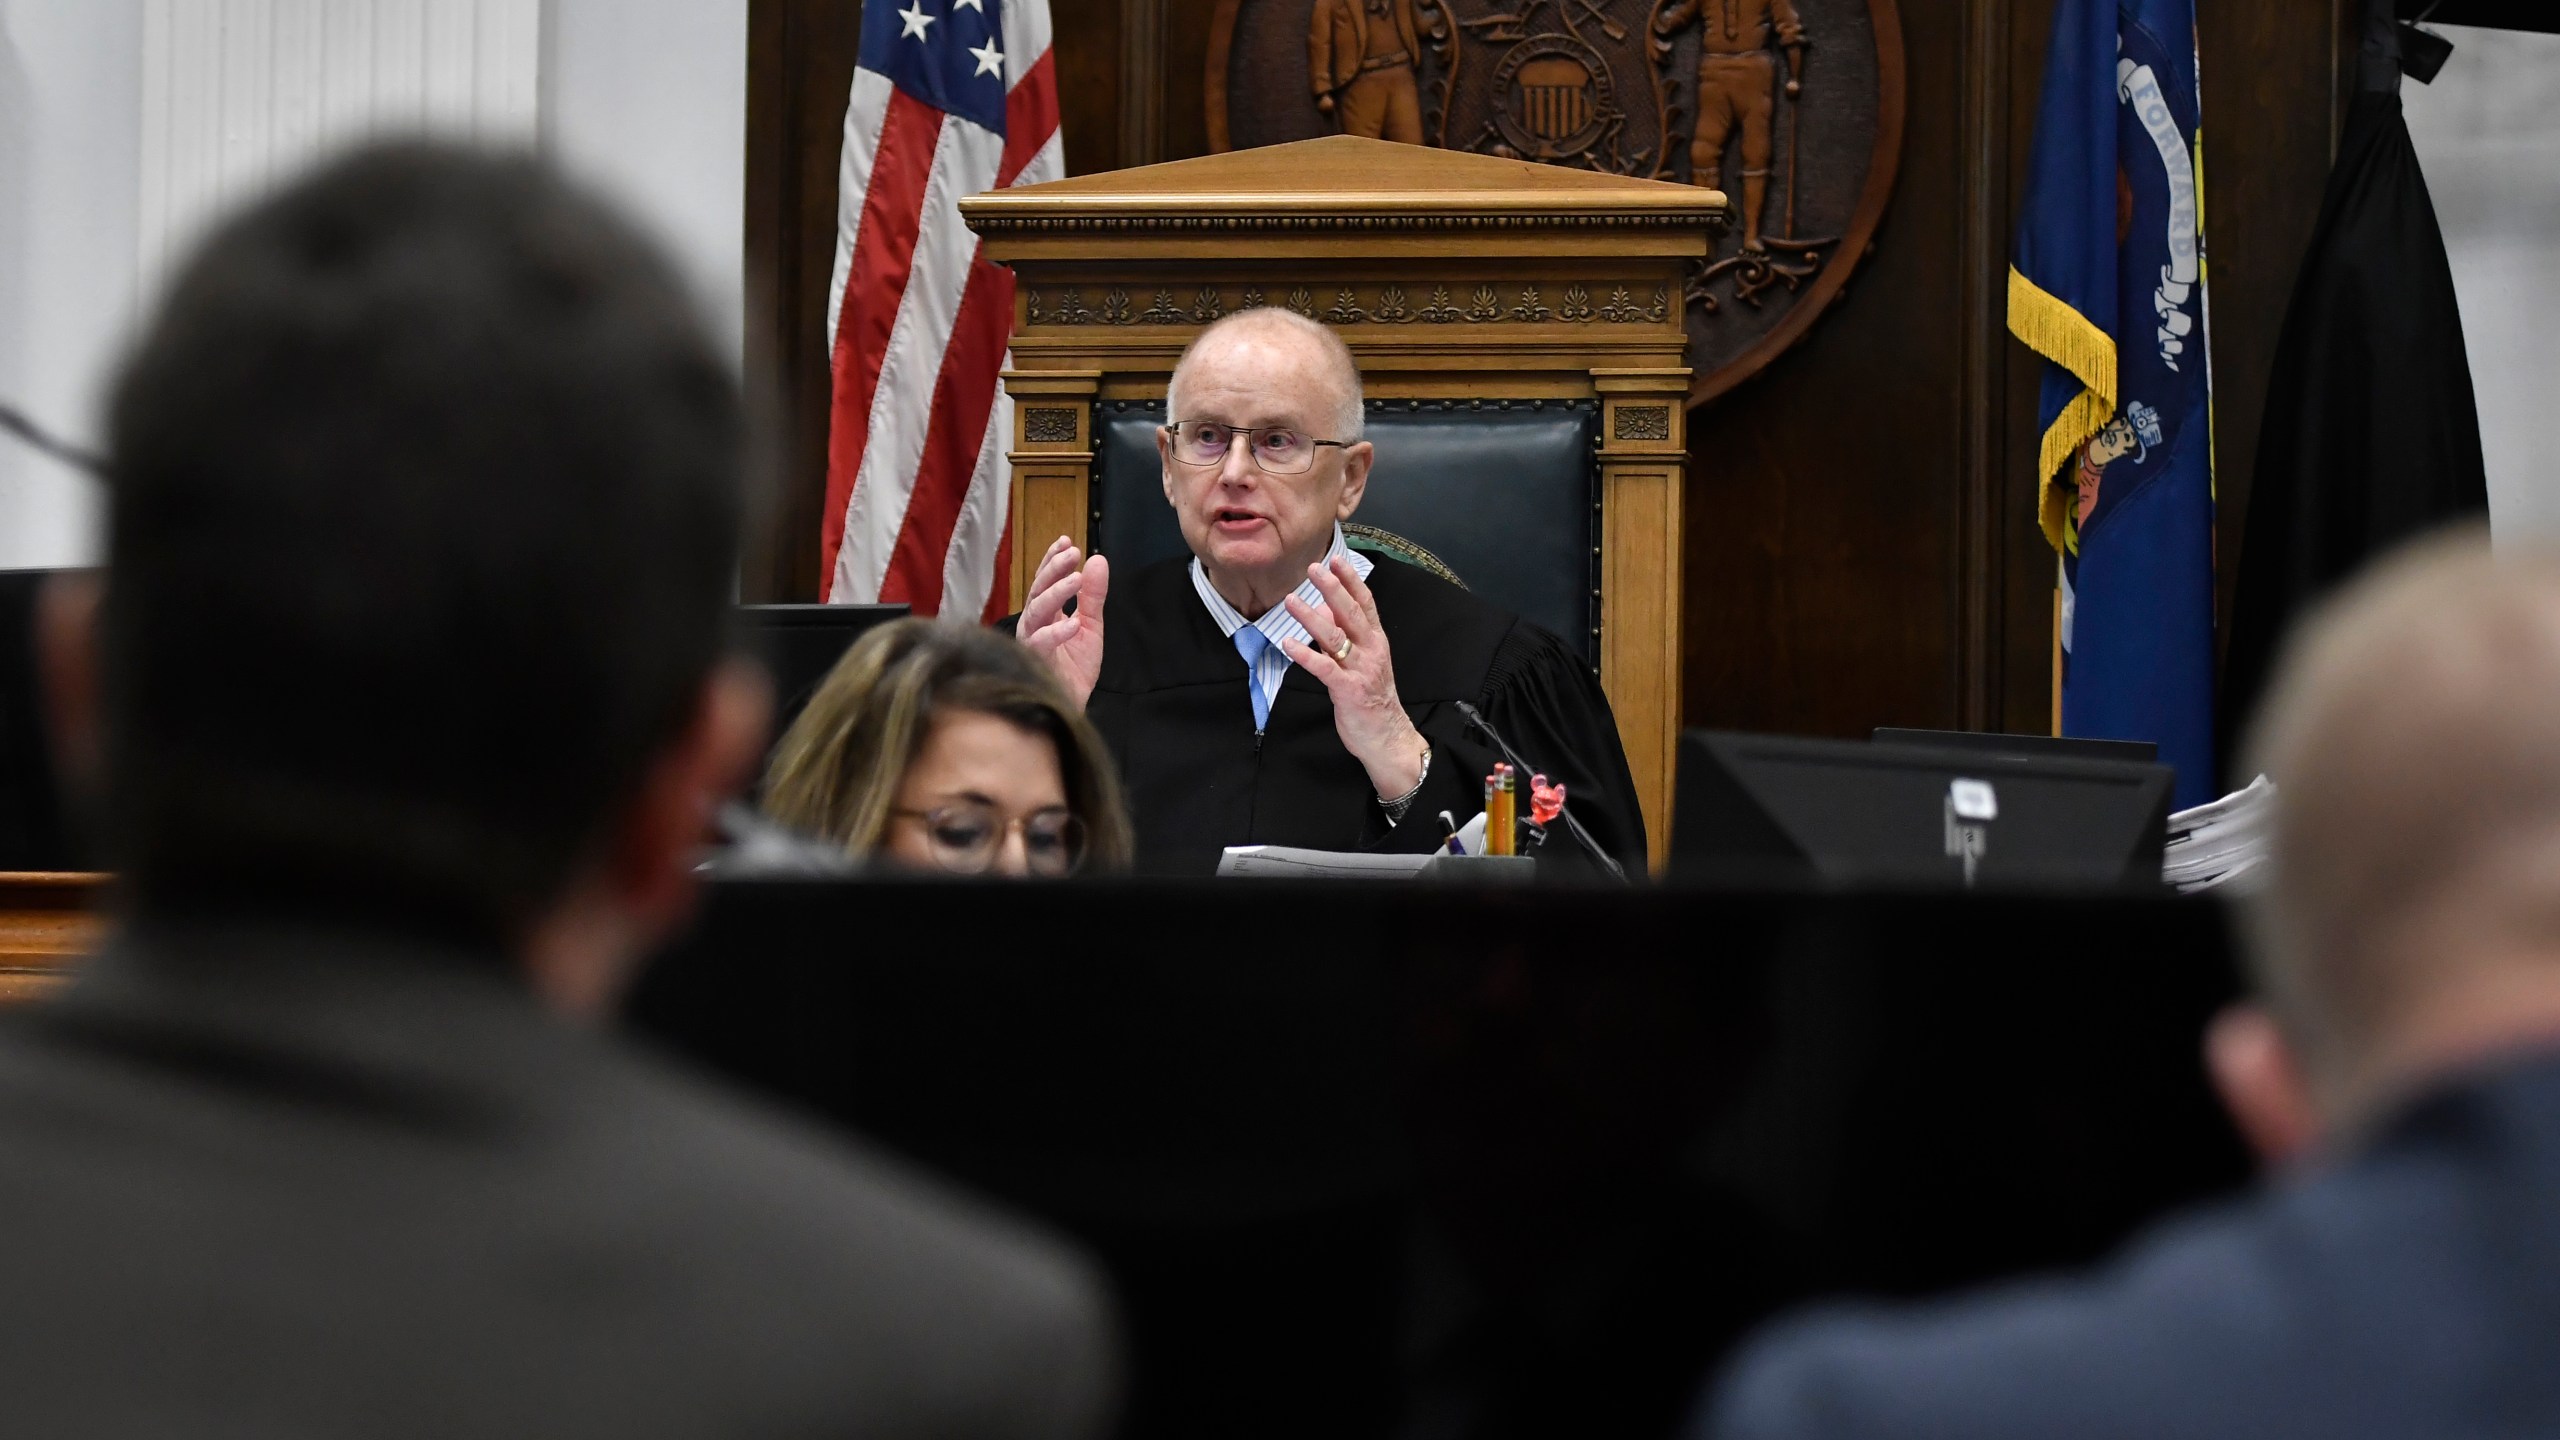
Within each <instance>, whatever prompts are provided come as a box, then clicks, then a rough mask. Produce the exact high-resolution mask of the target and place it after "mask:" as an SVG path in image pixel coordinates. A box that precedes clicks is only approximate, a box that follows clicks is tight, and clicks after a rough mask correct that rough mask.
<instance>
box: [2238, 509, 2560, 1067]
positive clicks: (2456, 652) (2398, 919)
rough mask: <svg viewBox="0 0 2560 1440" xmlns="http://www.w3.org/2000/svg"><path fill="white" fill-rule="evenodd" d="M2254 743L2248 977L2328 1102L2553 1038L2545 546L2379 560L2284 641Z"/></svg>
mask: <svg viewBox="0 0 2560 1440" xmlns="http://www.w3.org/2000/svg"><path fill="white" fill-rule="evenodd" d="M2252 750H2253V752H2254V753H2253V756H2252V758H2253V760H2254V761H2255V762H2256V765H2257V767H2258V768H2259V769H2260V770H2262V771H2264V772H2265V773H2266V774H2268V775H2270V776H2272V777H2273V778H2274V779H2275V781H2276V784H2277V786H2278V793H2279V803H2278V806H2277V817H2276V821H2275V827H2276V828H2275V854H2274V860H2273V864H2274V874H2273V878H2272V883H2271V884H2270V886H2269V888H2268V891H2267V893H2266V894H2265V895H2264V896H2263V897H2262V899H2261V900H2260V901H2259V902H2258V903H2257V906H2256V907H2255V912H2254V915H2253V921H2254V924H2255V929H2256V931H2257V938H2258V940H2259V941H2260V944H2259V946H2258V955H2257V960H2258V963H2259V965H2260V967H2261V980H2262V983H2263V984H2264V986H2265V988H2266V989H2267V991H2268V993H2269V998H2270V1000H2271V1001H2272V1002H2273V1004H2274V1006H2275V1008H2276V1011H2277V1015H2278V1019H2279V1020H2280V1022H2281V1023H2282V1024H2283V1025H2284V1027H2285V1029H2286V1030H2287V1031H2288V1032H2289V1034H2290V1035H2291V1038H2292V1039H2293V1041H2294V1043H2295V1046H2296V1047H2297V1049H2298V1050H2299V1052H2300V1058H2301V1060H2302V1062H2303V1064H2304V1067H2305V1070H2306V1072H2307V1075H2306V1078H2307V1079H2308V1080H2309V1081H2310V1084H2311V1087H2312V1089H2313V1091H2314V1092H2315V1093H2316V1094H2318V1095H2320V1096H2321V1097H2323V1098H2324V1099H2325V1100H2326V1101H2327V1108H2329V1109H2330V1110H2331V1111H2332V1112H2336V1113H2341V1115H2342V1117H2351V1116H2352V1112H2354V1111H2355V1110H2356V1109H2357V1108H2358V1107H2360V1106H2362V1105H2365V1104H2367V1103H2369V1102H2370V1101H2371V1100H2373V1099H2375V1098H2378V1097H2379V1096H2381V1095H2384V1094H2387V1093H2390V1092H2392V1091H2394V1090H2397V1089H2399V1088H2402V1087H2403V1086H2405V1085H2406V1084H2408V1083H2410V1082H2413V1081H2416V1080H2419V1079H2422V1078H2424V1077H2425V1076H2426V1075H2429V1074H2432V1073H2434V1072H2436V1071H2438V1070H2442V1069H2445V1068H2450V1067H2452V1066H2456V1065H2460V1064H2463V1063H2467V1062H2469V1061H2472V1060H2475V1059H2478V1058H2480V1057H2482V1056H2485V1055H2487V1054H2490V1053H2493V1052H2495V1051H2498V1050H2501V1049H2505V1048H2510V1047H2512V1046H2516V1045H2519V1044H2524V1043H2531V1042H2535V1041H2540V1040H2547V1039H2560V550H2552V549H2548V548H2529V549H2522V550H2517V549H2502V550H2500V551H2499V552H2498V553H2497V554H2496V555H2495V556H2492V554H2491V553H2490V550H2489V548H2488V545H2487V542H2486V540H2485V538H2484V537H2482V536H2479V535H2477V534H2471V533H2465V534H2462V535H2459V536H2456V537H2451V538H2446V539H2439V540H2435V541H2431V542H2427V543H2424V544H2421V545H2418V546H2415V547H2413V548H2411V549H2409V550H2407V551H2405V552H2403V553H2402V554H2401V555H2400V556H2398V557H2397V558H2395V559H2393V560H2391V561H2389V562H2387V563H2385V564H2384V565H2383V566H2381V567H2380V568H2379V569H2377V570H2376V571H2375V572H2374V573H2373V574H2371V575H2370V576H2368V577H2367V578H2366V579H2364V580H2363V581H2361V582H2359V583H2358V584H2356V585H2354V586H2353V587H2351V588H2350V589H2348V590H2347V591H2346V592H2344V593H2343V594H2342V595H2340V596H2339V597H2338V598H2337V599H2336V600H2334V601H2333V602H2332V603H2330V604H2329V605H2328V606H2326V607H2324V608H2323V609H2322V610H2321V611H2320V612H2319V614H2318V616H2317V617H2316V619H2315V620H2314V622H2313V623H2312V624H2311V625H2310V626H2309V627H2308V628H2306V629H2305V630H2304V631H2303V632H2302V633H2301V634H2300V635H2299V636H2298V637H2297V639H2296V641H2295V643H2294V644H2293V646H2292V647H2291V648H2290V649H2289V651H2288V653H2287V656H2286V659H2285V662H2284V665H2283V668H2282V670H2281V672H2280V674H2279V675H2278V677H2277V681H2276V683H2275V685H2274V686H2273V687H2272V689H2271V690H2270V692H2269V697H2268V700H2267V704H2266V707H2265V709H2264V710H2263V712H2262V713H2261V715H2260V717H2259V721H2258V726H2257V729H2256V732H2255V734H2254V735H2253V745H2252Z"/></svg>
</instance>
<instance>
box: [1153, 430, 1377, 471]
mask: <svg viewBox="0 0 2560 1440" xmlns="http://www.w3.org/2000/svg"><path fill="white" fill-rule="evenodd" d="M1164 428H1165V430H1166V432H1167V433H1168V434H1170V435H1172V436H1173V458H1174V459H1176V460H1179V461H1181V462H1182V463H1183V464H1185V465H1198V466H1203V467H1206V466H1210V465H1224V464H1225V463H1227V454H1228V452H1229V451H1231V450H1233V449H1234V448H1235V443H1236V437H1237V436H1239V435H1241V436H1244V437H1246V440H1247V444H1246V445H1245V453H1246V454H1248V455H1250V456H1252V457H1253V463H1254V464H1256V465H1259V466H1261V467H1262V468H1263V470H1264V471H1266V472H1267V473H1269V474H1273V475H1295V474H1298V473H1299V472H1301V471H1303V470H1305V469H1306V468H1307V467H1308V466H1310V465H1313V464H1314V463H1316V451H1317V450H1318V449H1320V448H1322V447H1324V446H1327V445H1330V446H1332V447H1334V448H1335V449H1337V450H1345V449H1349V448H1350V447H1351V444H1352V442H1351V441H1349V440H1315V439H1310V438H1309V437H1308V436H1307V434H1306V432H1305V431H1302V430H1300V429H1299V428H1298V427H1296V426H1295V425H1254V426H1250V427H1248V426H1243V425H1227V424H1222V423H1220V422H1219V421H1216V420H1177V421H1175V422H1173V423H1172V424H1170V425H1167V426H1166V427H1164Z"/></svg>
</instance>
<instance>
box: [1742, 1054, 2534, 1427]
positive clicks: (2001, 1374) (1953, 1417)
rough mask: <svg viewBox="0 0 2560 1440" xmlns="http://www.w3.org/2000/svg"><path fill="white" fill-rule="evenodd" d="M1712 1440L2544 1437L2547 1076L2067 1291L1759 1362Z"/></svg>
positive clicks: (1797, 1348) (1815, 1337) (2157, 1238)
mask: <svg viewBox="0 0 2560 1440" xmlns="http://www.w3.org/2000/svg"><path fill="white" fill-rule="evenodd" d="M1701 1431H1702V1434H1711V1435H1714V1436H1718V1437H1725V1440H1795V1437H1805V1440H1811V1437H1815V1436H1820V1437H1825V1440H1883V1437H1910V1440H1922V1437H1929V1440H1939V1437H1944V1440H1958V1437H1961V1440H2030V1437H2033V1440H2058V1437H2071V1440H2289V1437H2301V1440H2314V1437H2316V1440H2360V1437H2366V1436H2370V1437H2374V1440H2383V1437H2392V1440H2409V1437H2416V1436H2424V1437H2427V1440H2451V1437H2460V1436H2484V1437H2485V1436H2516V1435H2553V1434H2560V1056H2552V1055H2544V1056H2540V1057H2530V1058H2526V1059H2522V1060H2517V1061H2511V1062H2509V1063H2507V1064H2504V1065H2502V1066H2499V1067H2497V1068H2496V1069H2493V1070H2490V1071H2486V1072H2483V1073H2480V1074H2476V1075H2472V1076H2469V1077H2466V1078H2465V1079H2463V1080H2461V1081H2460V1082H2458V1083H2455V1084H2451V1085H2448V1086H2446V1087H2444V1088H2442V1089H2440V1090H2439V1091H2437V1092H2436V1093H2435V1094H2433V1095H2431V1096H2429V1097H2427V1098H2426V1099H2424V1100H2422V1101H2420V1102H2419V1103H2417V1104H2416V1105H2413V1106H2411V1107H2409V1108H2408V1109H2407V1110H2405V1111H2404V1112H2402V1113H2401V1114H2400V1115H2399V1116H2398V1117H2397V1119H2396V1120H2395V1121H2394V1122H2393V1123H2392V1124H2390V1125H2388V1126H2387V1127H2385V1128H2384V1129H2383V1130H2382V1131H2381V1132H2380V1133H2379V1134H2377V1135H2376V1136H2375V1137H2374V1138H2373V1139H2372V1141H2371V1142H2370V1143H2368V1144H2367V1145H2366V1146H2364V1147H2363V1148H2362V1149H2361V1150H2359V1151H2358V1153H2356V1154H2355V1155H2354V1156H2353V1157H2352V1158H2349V1159H2347V1160H2344V1161H2343V1162H2341V1163H2338V1164H2337V1165H2335V1166H2333V1167H2331V1168H2329V1169H2327V1170H2325V1171H2323V1172H2321V1173H2318V1174H2314V1175H2308V1176H2304V1177H2302V1178H2300V1179H2297V1180H2296V1181H2294V1182H2292V1183H2289V1184H2286V1185H2284V1186H2282V1187H2281V1188H2278V1189H2275V1190H2271V1191H2268V1192H2266V1193H2263V1194H2261V1195H2258V1196H2254V1197H2252V1198H2249V1199H2247V1200H2243V1201H2236V1202H2233V1203H2231V1204H2228V1205H2225V1206H2222V1207H2219V1208H2217V1209H2215V1210H2212V1211H2208V1212H2206V1213H2203V1214H2200V1215H2197V1216H2194V1217H2191V1218H2189V1219H2186V1220H2184V1221H2181V1222H2178V1223H2176V1224H2174V1225H2172V1226H2170V1227H2168V1228H2166V1229H2164V1230H2162V1231H2160V1232H2159V1233H2157V1234H2155V1235H2154V1236H2152V1237H2151V1238H2150V1239H2149V1240H2148V1241H2147V1242H2145V1243H2143V1244H2141V1245H2139V1246H2137V1247H2136V1248H2134V1249H2133V1250H2132V1251H2131V1252H2130V1253H2129V1254H2127V1255H2125V1256H2124V1257H2123V1258H2121V1259H2119V1260H2118V1261H2116V1262H2115V1263H2113V1264H2111V1265H2109V1266H2107V1267H2106V1268H2105V1269H2102V1270H2100V1271H2098V1272H2096V1273H2094V1274H2091V1275H2088V1276H2086V1277H2082V1278H2077V1279H2069V1280H2050V1281H2042V1282H2037V1283H2033V1284H2027V1285H2022V1286H2017V1287H2013V1288H2011V1289H2010V1290H2008V1291H2007V1292H2005V1293H2002V1294H1997V1295H1991V1296H1985V1297H1981V1298H1977V1299H1971V1300H1965V1301H1959V1302H1955V1303H1952V1304H1947V1305H1940V1306H1934V1307H1929V1308H1924V1309H1918V1310H1909V1311H1898V1312H1893V1311H1868V1312H1863V1313H1852V1314H1835V1315H1833V1316H1830V1317H1827V1318H1818V1319H1812V1320H1807V1321H1804V1322H1800V1323H1798V1324H1796V1325H1794V1326H1792V1327H1789V1328H1787V1329H1784V1330H1782V1331H1780V1332H1779V1333H1777V1334H1775V1335H1772V1336H1770V1337H1768V1338H1766V1339H1765V1340H1763V1341H1762V1342H1760V1343H1759V1344H1758V1345H1757V1346H1756V1347H1755V1348H1754V1349H1753V1350H1752V1351H1751V1352H1750V1353H1749V1354H1748V1355H1747V1356H1746V1357H1745V1358H1744V1359H1743V1360H1742V1362H1741V1363H1740V1365H1739V1366H1738V1368H1737V1369H1736V1370H1735V1372H1734V1374H1733V1376H1732V1379H1731V1381H1730V1382H1729V1384H1727V1385H1726V1387H1725V1388H1724V1390H1723V1393H1722V1396H1721V1398H1720V1402H1719V1404H1718V1405H1717V1407H1716V1411H1715V1413H1714V1414H1713V1415H1712V1416H1710V1417H1709V1418H1708V1419H1707V1420H1706V1421H1705V1422H1704V1424H1703V1425H1702V1427H1701Z"/></svg>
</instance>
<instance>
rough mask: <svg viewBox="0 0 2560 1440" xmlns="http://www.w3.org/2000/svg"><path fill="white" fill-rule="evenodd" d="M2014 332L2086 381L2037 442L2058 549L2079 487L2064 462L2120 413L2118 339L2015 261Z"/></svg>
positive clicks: (2052, 540)
mask: <svg viewBox="0 0 2560 1440" xmlns="http://www.w3.org/2000/svg"><path fill="white" fill-rule="evenodd" d="M2009 333H2010V334H2012V335H2015V336H2017V337H2018V339H2019V340H2021V341H2023V342H2025V344H2026V347H2027V348H2028V349H2030V350H2033V351H2034V352H2036V353H2037V354H2039V355H2041V356H2043V357H2044V358H2046V359H2047V360H2050V361H2052V362H2053V363H2055V364H2056V365H2059V366H2061V367H2062V368H2063V369H2065V370H2068V371H2070V372H2071V374H2072V375H2073V377H2074V378H2076V379H2078V380H2079V382H2080V384H2081V386H2082V387H2083V388H2082V389H2081V391H2080V393H2079V394H2078V395H2076V396H2074V397H2072V400H2071V403H2070V404H2068V405H2065V406H2063V407H2062V413H2061V414H2060V415H2057V416H2055V417H2054V421H2053V424H2051V425H2050V426H2047V427H2046V429H2045V432H2044V442H2043V444H2041V445H2040V446H2038V447H2037V451H2038V453H2037V456H2036V463H2037V465H2038V467H2039V469H2038V471H2037V473H2038V474H2039V475H2041V476H2042V477H2043V479H2044V487H2043V490H2042V491H2041V496H2042V503H2041V504H2040V505H2039V506H2038V507H2037V509H2038V514H2037V517H2036V518H2037V520H2038V521H2039V522H2040V523H2041V524H2042V525H2043V526H2044V538H2045V543H2047V544H2049V545H2051V546H2052V547H2053V548H2054V551H2055V552H2056V553H2057V554H2058V553H2060V552H2061V551H2062V549H2063V547H2064V546H2065V544H2067V543H2068V542H2069V539H2070V536H2069V534H2068V531H2069V522H2070V518H2071V507H2072V505H2073V504H2074V502H2075V501H2076V500H2077V498H2078V489H2079V487H2078V486H2077V485H2073V484H2065V483H2063V482H2062V480H2061V479H2060V476H2061V474H2062V468H2063V467H2064V466H2065V465H2068V464H2070V463H2071V457H2072V456H2073V455H2075V454H2077V453H2078V452H2079V449H2080V447H2081V446H2083V445H2085V444H2087V443H2088V442H2089V437H2090V436H2092V435H2095V434H2097V433H2098V432H2099V431H2101V430H2104V429H2105V428H2107V422H2108V421H2110V420H2113V419H2114V418H2115V414H2116V342H2115V341H2114V340H2112V339H2110V338H2109V337H2108V335H2107V332H2105V331H2104V330H2101V329H2099V328H2098V327H2097V326H2095V325H2092V324H2090V323H2089V319H2088V317H2087V316H2085V315H2082V314H2081V313H2080V312H2079V311H2077V310H2074V309H2072V308H2071V307H2070V306H2068V305H2066V304H2064V303H2062V301H2060V300H2059V299H2056V298H2055V297H2054V296H2053V295H2052V294H2051V293H2050V292H2048V291H2046V290H2045V288H2044V287H2043V286H2041V285H2038V284H2037V283H2036V282H2034V281H2033V280H2030V279H2028V278H2027V277H2026V276H2024V275H2022V274H2020V273H2019V272H2018V267H2017V266H2015V265H2012V266H2010V267H2009Z"/></svg>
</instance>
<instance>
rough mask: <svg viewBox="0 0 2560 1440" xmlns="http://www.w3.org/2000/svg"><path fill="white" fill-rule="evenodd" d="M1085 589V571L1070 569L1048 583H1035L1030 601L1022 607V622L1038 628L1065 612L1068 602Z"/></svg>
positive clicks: (1027, 625)
mask: <svg viewBox="0 0 2560 1440" xmlns="http://www.w3.org/2000/svg"><path fill="white" fill-rule="evenodd" d="M1083 589H1084V572H1083V571H1081V570H1069V571H1068V572H1067V573H1065V574H1064V575H1060V576H1057V577H1056V578H1055V579H1053V580H1051V581H1050V582H1049V583H1048V584H1047V585H1045V586H1044V585H1037V584H1035V585H1034V586H1033V588H1032V591H1031V600H1030V603H1028V604H1026V605H1024V606H1023V607H1022V624H1023V625H1024V626H1026V627H1030V628H1033V629H1037V628H1039V627H1041V626H1044V625H1046V624H1048V623H1049V622H1050V621H1052V620H1055V619H1057V618H1058V617H1059V616H1060V615H1061V614H1063V613H1065V611H1066V608H1067V602H1068V601H1070V600H1073V599H1074V598H1076V596H1077V595H1078V594H1079V593H1081V592H1082V591H1083Z"/></svg>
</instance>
